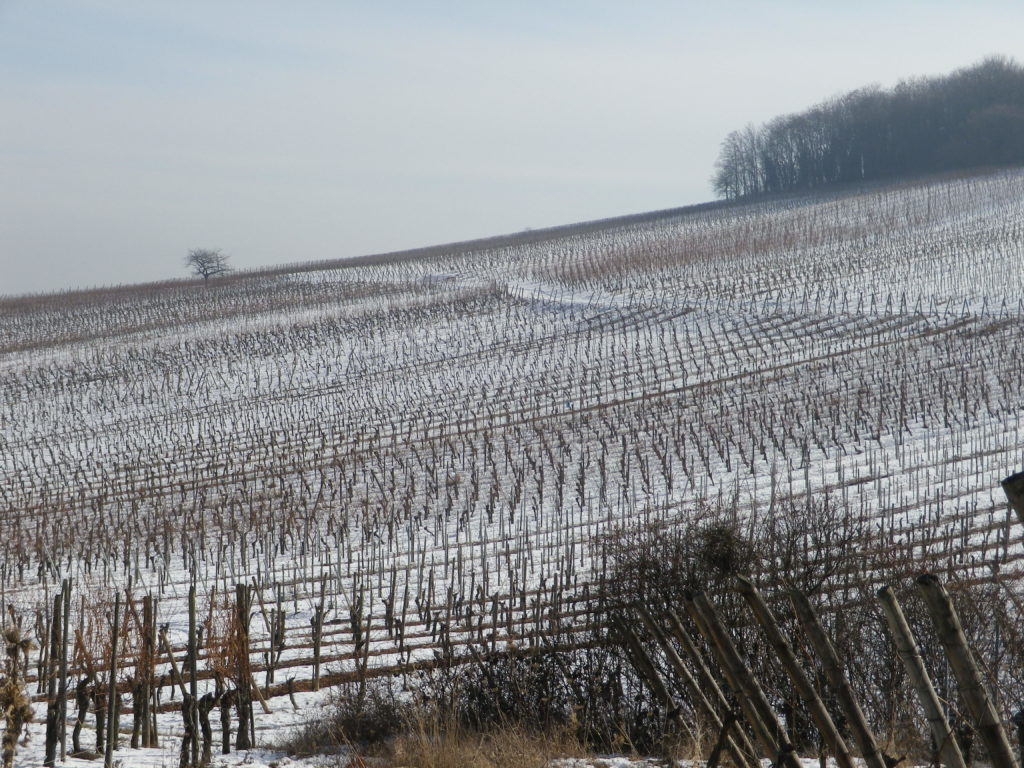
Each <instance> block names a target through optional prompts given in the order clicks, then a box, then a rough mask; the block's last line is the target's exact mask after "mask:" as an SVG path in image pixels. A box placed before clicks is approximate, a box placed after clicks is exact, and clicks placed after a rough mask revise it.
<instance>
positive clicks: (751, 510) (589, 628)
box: [0, 170, 1024, 753]
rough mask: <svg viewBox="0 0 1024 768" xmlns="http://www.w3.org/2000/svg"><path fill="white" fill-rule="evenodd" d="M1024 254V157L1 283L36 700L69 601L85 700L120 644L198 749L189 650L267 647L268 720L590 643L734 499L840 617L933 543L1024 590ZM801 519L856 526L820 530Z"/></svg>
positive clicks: (757, 535) (954, 572) (129, 680)
mask: <svg viewBox="0 0 1024 768" xmlns="http://www.w3.org/2000/svg"><path fill="white" fill-rule="evenodd" d="M286 256H287V255H286V254H282V257H283V258H284V257H286ZM1022 264H1024V172H1021V171H1017V170H1014V171H1007V172H999V173H990V174H984V175H972V176H959V177H951V178H938V179H930V180H926V181H922V182H917V183H906V184H897V185H878V186H873V187H864V188H859V189H857V190H846V191H841V192H831V193H829V194H828V195H814V196H794V197H785V198H779V199H770V200H765V201H762V202H755V203H737V204H731V205H713V206H704V207H698V208H695V209H683V210H678V211H665V212H661V213H658V214H652V215H649V216H644V217H634V218H627V219H622V220H609V221H606V222H601V223H591V224H588V225H581V226H579V227H567V228H561V229H558V230H553V231H549V232H531V233H523V235H522V236H521V237H516V236H510V237H507V238H500V239H495V240H493V241H484V242H481V243H478V244H472V243H470V244H462V245H460V246H458V247H452V248H432V249H427V250H425V251H423V252H421V253H415V254H389V255H387V256H381V257H377V258H364V259H358V260H352V261H341V262H337V263H321V264H301V265H296V266H295V267H294V268H280V269H275V270H268V271H264V272H240V273H236V274H232V275H230V276H227V277H224V278H221V279H212V280H210V282H209V284H208V285H204V284H202V283H201V282H199V281H195V282H191V281H182V282H169V283H167V284H159V285H150V286H134V287H132V286H128V287H122V288H111V289H104V290H95V291H89V292H82V293H68V294H54V295H45V296H32V297H11V298H6V299H0V509H2V514H3V523H4V524H3V536H2V537H0V580H2V584H3V591H2V595H0V600H2V605H0V610H2V614H3V616H4V617H5V619H6V620H7V621H8V623H9V624H12V625H14V624H17V625H20V627H21V632H22V634H23V635H26V636H31V637H32V638H33V639H34V644H35V646H36V650H34V651H31V653H30V656H31V658H30V659H29V658H26V664H25V667H26V671H25V673H26V681H27V683H28V685H29V687H30V691H31V692H32V693H33V694H34V695H36V696H37V699H38V701H39V702H44V701H46V699H47V696H46V695H45V689H46V685H47V684H48V682H49V680H52V679H53V675H52V674H49V675H48V673H47V669H48V666H47V665H48V664H49V665H51V668H52V665H53V663H54V660H55V659H56V656H55V655H54V651H51V650H48V649H49V648H50V647H52V648H54V649H56V648H58V647H59V646H55V645H52V644H51V642H50V637H51V635H53V634H54V631H53V627H54V626H56V625H57V624H58V623H59V617H63V621H64V628H63V631H64V634H65V636H66V637H65V639H64V641H63V642H64V643H65V644H66V648H65V649H64V651H63V652H62V654H61V655H66V657H67V662H66V665H67V677H68V681H67V682H66V683H64V685H66V686H68V688H67V690H68V691H70V690H71V688H73V687H74V684H75V681H76V680H79V679H80V678H82V677H83V676H85V675H86V674H89V675H90V676H91V677H92V679H94V680H95V681H97V682H98V681H99V679H107V678H109V673H108V670H109V668H110V661H109V660H110V658H111V651H112V646H113V648H114V649H116V648H117V647H120V648H121V651H120V652H119V653H120V655H118V654H117V653H115V654H114V657H115V658H116V659H117V669H118V670H119V671H118V673H117V674H116V676H115V677H116V680H115V683H116V685H117V686H119V687H120V690H121V691H122V693H124V694H126V695H127V694H130V693H131V692H132V691H134V690H136V688H137V686H138V685H139V684H140V681H142V682H144V683H145V684H146V687H145V688H144V689H143V690H144V694H143V695H144V698H145V700H146V702H147V703H146V706H145V707H142V705H141V704H140V703H138V702H136V703H135V705H134V708H135V709H136V710H144V711H146V712H148V711H149V708H150V707H152V709H153V711H154V712H160V713H162V714H160V715H159V716H158V717H157V718H156V724H157V725H156V731H157V732H159V733H160V734H162V735H164V736H166V737H174V738H175V739H176V738H177V737H178V736H180V734H181V732H182V726H181V716H180V715H179V714H178V713H177V706H178V705H177V703H176V702H174V701H173V700H171V699H170V697H171V696H172V692H174V691H175V690H176V689H180V692H181V694H182V695H183V696H184V694H185V693H186V691H185V684H184V683H183V680H182V677H183V676H184V672H185V667H186V664H191V665H193V667H194V670H193V675H192V676H191V677H192V680H193V681H194V682H192V685H193V686H195V688H194V690H193V694H195V693H196V692H198V693H199V694H202V693H204V692H207V691H213V690H214V689H215V687H217V689H218V690H219V688H220V687H221V686H223V685H226V684H229V682H230V681H231V680H232V679H239V675H241V676H242V678H243V679H242V682H243V684H244V685H243V687H248V686H249V682H250V681H252V683H253V685H252V687H253V689H254V690H253V694H254V695H255V696H256V698H257V703H259V702H261V701H263V700H264V699H265V700H266V701H265V707H266V709H265V710H263V708H262V706H261V707H258V708H257V709H256V710H255V715H254V716H253V722H252V723H251V724H250V725H249V727H250V728H251V730H252V733H253V734H254V735H255V736H256V742H257V743H262V741H261V740H266V739H269V738H271V736H270V734H271V732H272V731H273V730H274V729H275V728H281V727H284V726H287V725H288V724H289V723H298V722H301V721H302V719H303V718H304V717H305V713H304V712H303V709H305V708H306V707H308V706H312V705H313V704H315V703H316V702H317V701H319V700H320V699H319V697H320V696H322V693H317V691H318V690H320V689H323V688H327V687H329V686H333V685H337V684H339V683H345V682H349V681H353V680H360V679H365V678H366V677H373V676H375V675H378V676H385V675H398V676H399V677H400V678H401V679H403V680H407V679H408V678H409V676H410V675H413V674H414V673H415V672H416V671H417V670H429V669H433V668H436V667H438V666H446V667H451V666H453V665H457V664H460V663H462V662H464V661H465V660H467V659H471V658H473V657H474V656H475V655H478V654H484V653H497V652H499V651H510V650H515V651H516V652H524V653H525V652H531V651H539V650H541V649H544V648H560V649H573V648H585V647H588V646H590V645H592V644H593V643H594V638H595V636H596V634H597V633H599V632H600V631H602V628H603V627H604V624H603V622H602V616H603V613H602V611H603V608H602V607H601V606H603V607H607V606H611V605H618V604H620V603H621V601H622V600H624V599H625V597H626V595H625V594H624V593H625V591H630V592H631V593H635V592H636V591H637V590H638V589H639V590H641V591H642V589H643V586H642V585H641V586H640V587H638V586H637V585H636V584H632V583H631V582H630V580H629V579H620V578H610V575H611V574H613V573H619V574H621V573H622V571H621V570H619V571H616V569H617V568H619V569H621V568H622V567H623V563H624V562H626V561H627V560H628V558H625V559H624V557H623V544H624V543H626V549H627V550H629V549H632V550H633V551H634V552H642V551H644V547H646V546H648V545H649V544H650V542H651V541H654V540H658V539H659V537H660V538H662V539H665V538H666V537H667V538H671V537H672V532H674V531H676V532H678V531H683V530H685V531H690V532H694V533H695V535H696V534H697V533H699V532H700V531H702V530H706V526H705V528H700V526H702V525H704V524H705V523H707V524H708V525H721V524H722V521H728V522H729V524H730V525H732V526H733V528H734V529H735V530H737V531H740V532H741V533H743V534H744V535H745V536H746V537H747V538H748V539H749V540H752V541H760V542H762V545H761V546H762V547H765V548H767V547H769V546H770V545H771V544H772V543H779V542H782V541H783V540H784V539H785V538H786V535H789V536H790V539H788V541H790V543H791V544H792V543H793V542H794V541H796V542H798V543H799V542H802V544H801V546H802V547H803V548H804V549H803V551H802V552H801V555H800V557H801V558H802V559H801V562H802V563H804V566H805V570H804V571H803V572H804V573H809V572H810V570H813V569H814V568H817V569H818V570H819V571H824V572H826V575H825V576H823V577H822V579H821V580H820V582H819V583H818V584H817V592H816V593H815V600H816V604H817V605H818V607H819V609H820V610H821V611H822V616H823V621H825V622H826V623H829V622H832V621H833V620H834V618H833V617H834V616H836V615H838V613H837V612H839V611H841V610H842V608H843V606H845V605H848V604H850V603H851V602H855V598H858V596H859V595H861V594H862V592H863V590H864V589H866V588H868V587H872V588H874V589H877V588H878V587H881V586H883V585H884V584H885V583H889V582H891V580H892V579H894V578H895V579H898V578H909V577H911V576H914V575H916V574H918V573H920V572H921V571H924V570H933V571H936V572H939V573H941V574H942V575H943V578H944V579H946V580H947V581H949V582H951V583H962V584H965V585H975V584H986V583H989V582H991V583H993V584H997V585H1001V586H1000V589H1001V590H1002V591H1000V592H999V595H1000V596H999V597H997V598H993V599H994V600H996V602H998V604H999V605H1000V606H1001V610H1007V611H1010V612H1011V613H1012V609H1013V608H1014V606H1016V605H1019V602H1018V601H1019V599H1020V595H1019V593H1020V578H1019V577H1020V574H1021V567H1022V562H1021V558H1022V554H1024V553H1022V550H1021V548H1020V546H1019V543H1018V542H1019V541H1020V537H1021V535H1022V530H1021V527H1020V524H1019V522H1018V521H1017V520H1016V518H1015V517H1014V516H1013V513H1012V512H1011V510H1010V509H1009V508H1008V506H1007V503H1006V499H1005V497H1004V496H1003V495H1002V492H1001V490H1000V488H999V481H1000V480H1002V479H1003V478H1004V477H1006V476H1008V475H1011V474H1013V473H1015V472H1019V471H1020V470H1022V469H1024V440H1022V439H1021V437H1020V435H1021V434H1022V423H1021V420H1022V416H1024V344H1022V343H1021V341H1022V339H1024V270H1022V268H1021V267H1022ZM808 510H817V511H819V512H820V513H821V514H822V515H826V516H828V518H829V519H830V520H833V521H838V523H837V527H836V528H835V529H834V530H833V531H832V533H831V534H830V535H832V536H833V538H828V537H823V538H815V536H814V535H812V533H813V531H816V530H818V528H820V526H817V523H815V521H813V520H809V521H805V522H806V523H807V524H806V525H805V526H804V527H803V528H801V529H800V530H799V531H796V532H795V533H794V530H795V528H793V521H794V520H797V519H803V518H801V517H800V516H801V515H803V516H804V518H807V517H808ZM709 521H710V522H709ZM787 525H789V526H790V527H789V528H788V529H787V530H788V531H789V534H787V533H786V531H783V529H784V528H786V527H787ZM695 526H696V528H695ZM816 526H817V527H816ZM816 547H817V548H819V549H815V548H816ZM748 557H749V558H750V559H749V563H750V564H753V563H754V562H757V563H759V565H758V566H757V569H756V570H757V572H756V573H753V575H754V576H757V577H760V580H761V581H762V582H768V583H775V584H779V583H782V582H783V581H784V580H785V579H788V578H790V577H791V576H792V573H790V572H788V571H786V569H785V568H784V567H782V566H779V565H778V563H777V562H775V558H774V553H773V552H772V551H755V552H751V553H749V554H748ZM638 562H639V561H637V562H633V564H632V566H631V567H633V568H634V570H633V572H634V573H636V572H638V571H636V570H635V569H636V568H640V565H642V564H638ZM883 562H884V564H885V565H884V566H883V565H880V563H883ZM826 563H827V567H826V566H825V565H823V564H826ZM812 566H813V567H812ZM745 570H747V571H748V572H751V571H752V569H751V568H746V569H745ZM65 580H67V581H68V585H69V586H68V589H67V590H66V591H65V592H63V593H62V583H63V582H64V581H65ZM773 580H774V582H773ZM854 581H855V582H856V583H855V584H854ZM706 586H707V588H708V589H709V590H713V589H715V584H713V583H710V584H707V585H706ZM193 588H194V589H193ZM190 592H191V597H192V602H193V604H194V606H196V607H194V608H193V609H192V611H191V615H192V624H193V625H195V626H194V628H193V632H192V633H191V638H190V631H189V624H190V609H189V603H190ZM115 603H116V604H117V605H116V606H115ZM62 606H63V607H62ZM115 607H116V608H117V609H118V610H117V611H115ZM115 614H116V616H117V619H116V620H115ZM240 617H244V618H240ZM249 619H251V622H250V621H249ZM240 623H241V624H246V623H248V626H247V627H245V628H240V627H239V626H238V625H239V624H240ZM982 624H984V621H983V620H981V619H979V624H978V633H977V637H973V638H972V639H973V640H976V641H977V642H979V643H980V644H982V645H984V647H985V648H988V647H989V645H990V644H991V642H995V643H997V651H998V649H999V648H1003V649H1004V651H1005V646H1006V644H1007V642H1008V640H1007V639H1006V638H1005V637H1002V639H1000V638H995V639H994V640H993V639H992V638H991V637H989V635H987V634H985V633H983V632H982V631H981V629H982V626H981V625H982ZM830 626H832V625H831V624H830ZM1000 626H1001V625H1000ZM112 627H113V628H114V631H113V632H112ZM112 637H113V638H116V641H115V642H113V643H112ZM238 637H244V642H245V647H244V649H243V650H240V649H239V648H237V647H233V646H232V642H234V639H236V638H238ZM193 644H194V646H193ZM164 646H166V648H165V647H164ZM190 648H191V650H190ZM162 649H163V650H162ZM243 652H244V656H245V660H244V663H243V662H241V661H239V658H240V654H242V653H243ZM172 658H175V659H177V662H176V665H180V666H181V667H182V670H181V676H179V677H178V679H177V682H176V675H177V674H178V673H177V672H174V671H172V669H171V664H170V663H169V661H170V660H171V659H172ZM998 658H999V659H1000V660H1001V661H1000V662H999V663H1002V664H1003V665H1004V667H1001V668H999V669H994V671H993V672H992V680H994V681H995V683H996V684H997V687H999V690H1000V691H1002V693H1000V694H999V696H1001V697H1002V698H1001V699H1000V702H1001V703H1000V706H1001V707H1003V708H1004V709H1007V708H1011V707H1012V706H1013V705H1014V703H1015V702H1014V696H1017V695H1019V691H1020V690H1021V688H1020V686H1019V685H1017V682H1019V681H1017V682H1015V680H1016V679H1017V678H1019V677H1020V674H1019V673H1015V672H1014V671H1013V670H1012V669H1011V667H1012V665H1011V664H1010V661H1011V659H1010V658H1009V657H1008V656H1007V655H1006V653H1005V652H1003V654H1002V655H999V656H998ZM250 664H251V672H248V671H245V669H247V668H248V666H249V665H250ZM15 665H16V666H17V662H15ZM239 665H241V668H242V672H240V671H239V669H240V666H239ZM1015 674H1016V675H1017V678H1015V677H1014V675H1015ZM225 681H228V682H225ZM1015 686H1016V687H1015ZM68 695H70V694H67V693H66V695H65V698H67V696H68ZM175 695H176V694H175ZM289 695H290V696H291V700H290V701H289V698H288V697H289ZM50 698H51V699H52V698H53V692H52V691H51V695H50ZM115 698H116V697H115ZM74 703H75V702H74V700H73V697H72V700H71V701H70V702H69V704H70V705H72V706H73V705H74ZM293 703H294V705H295V706H294V707H293ZM37 706H42V704H39V705H37ZM132 706H133V705H132V704H131V703H130V701H129V700H128V699H127V698H126V702H125V707H126V711H127V710H128V709H131V708H132ZM283 711H286V712H287V714H283ZM1007 711H1008V709H1007ZM38 712H40V713H41V712H42V709H39V710H38ZM265 712H272V715H267V714H265ZM41 719H43V718H42V716H41V714H40V715H39V716H37V720H41ZM74 719H75V718H74V713H73V712H70V713H69V714H68V723H69V724H73V722H74ZM261 721H262V722H261ZM149 722H150V721H149V720H146V721H145V725H144V726H140V727H142V728H143V730H142V732H141V733H142V735H141V738H142V739H143V746H145V745H146V743H150V741H149V737H148V736H147V733H148V729H149V728H150V725H149ZM89 727H91V720H90V726H89ZM240 727H244V723H243V724H240ZM33 728H41V726H39V725H36V726H33ZM136 736H138V734H136ZM33 738H34V739H35V742H41V739H42V736H41V735H40V736H39V738H37V739H36V738H35V737H33ZM35 742H33V743H35ZM90 746H91V744H90ZM166 749H169V750H170V752H171V753H176V750H177V744H176V743H175V744H174V745H173V746H171V747H166ZM69 750H70V745H69Z"/></svg>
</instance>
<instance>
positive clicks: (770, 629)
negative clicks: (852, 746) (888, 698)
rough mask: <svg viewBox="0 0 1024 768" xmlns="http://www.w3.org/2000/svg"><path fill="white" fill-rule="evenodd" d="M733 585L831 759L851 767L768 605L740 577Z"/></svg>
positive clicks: (841, 742) (836, 732) (829, 718)
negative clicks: (786, 676) (768, 644)
mask: <svg viewBox="0 0 1024 768" xmlns="http://www.w3.org/2000/svg"><path fill="white" fill-rule="evenodd" d="M736 582H737V587H738V589H739V593H740V594H741V595H742V596H743V599H744V600H746V601H747V605H749V606H750V610H751V612H752V613H753V614H754V618H755V619H756V620H757V623H758V624H760V625H761V628H762V629H763V630H764V633H765V634H766V635H767V636H768V642H769V643H770V644H771V646H772V648H773V649H774V650H775V655H776V656H777V657H778V659H779V661H780V662H782V667H783V669H785V670H786V674H787V675H789V679H790V681H792V683H793V687H794V688H795V689H796V692H797V694H798V695H799V696H800V698H801V699H803V702H804V704H806V705H807V709H808V710H810V713H811V717H812V718H813V719H814V724H815V725H816V726H817V728H818V732H819V733H820V734H821V737H822V738H823V739H824V740H825V743H826V744H827V745H828V748H829V751H830V752H831V753H832V756H833V757H834V758H835V760H836V762H837V763H838V764H839V766H840V768H854V765H853V759H852V758H851V757H850V750H849V748H848V747H847V746H846V742H845V741H844V740H843V737H842V736H841V735H840V734H839V730H838V729H837V728H836V725H835V723H834V722H833V721H832V716H831V715H830V714H829V713H828V710H827V709H825V705H824V703H823V702H822V701H821V698H820V697H819V696H818V692H817V691H816V690H815V689H814V685H813V684H812V683H811V681H810V678H808V677H807V673H806V672H804V669H803V667H801V666H800V662H799V661H798V660H797V657H796V654H795V653H794V652H793V647H792V646H791V645H790V643H789V640H787V639H786V636H785V635H783V634H782V630H781V629H780V628H779V624H778V622H777V621H776V619H775V616H774V615H773V614H772V612H771V609H770V608H769V607H768V604H767V603H766V602H765V601H764V598H763V597H762V596H761V592H760V590H758V588H757V587H756V586H754V584H753V582H751V581H750V580H749V579H746V578H744V577H743V576H738V577H737V579H736Z"/></svg>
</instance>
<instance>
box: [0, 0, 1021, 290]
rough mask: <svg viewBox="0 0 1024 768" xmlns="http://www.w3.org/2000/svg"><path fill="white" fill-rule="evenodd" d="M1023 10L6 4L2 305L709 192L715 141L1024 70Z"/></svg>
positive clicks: (919, 4)
mask: <svg viewBox="0 0 1024 768" xmlns="http://www.w3.org/2000/svg"><path fill="white" fill-rule="evenodd" d="M1022 28H1024V6H1021V5H1018V4H1014V3H1009V2H983V3H975V4H971V5H965V4H959V3H954V2H924V1H923V0H920V1H915V2H902V3H898V4H889V3H885V4H883V3H880V2H867V3H864V4H861V5H859V6H857V7H856V8H854V7H841V8H833V7H830V6H827V5H823V4H816V3H810V2H806V1H804V0H786V1H784V2H777V3H773V4H771V5H770V7H769V5H768V4H765V3H755V2H724V3H721V4H716V5H715V6H714V7H713V8H708V7H703V6H694V7H690V6H689V5H688V4H678V3H668V2H648V3H638V4H631V5H625V4H617V3H610V2H560V3H545V4H540V3H509V4H504V3H489V4H481V3H470V2H445V3H442V4H440V5H438V6H435V7H432V8H431V9H430V10H429V12H428V11H427V10H425V9H424V8H422V7H421V6H419V5H417V4H413V3H395V4H388V5H387V7H385V8H378V7H366V6H362V5H358V4H351V3H328V2H307V3H303V4H302V5H301V6H295V5H289V6H284V5H277V4H273V3H269V2H246V3H241V2H237V0H229V1H226V2H221V3H217V4H216V5H212V4H200V3H195V2H182V3H176V4H173V5H171V4H167V5H164V4H152V5H151V4H140V3H131V2H127V1H126V0H80V1H79V2H74V3H71V2H61V1H58V0H32V1H31V2H30V1H29V0H0V109H3V112H4V115H5V118H6V119H5V120H4V121H3V124H2V127H0V138H2V141H0V168H2V169H3V175H4V179H5V182H6V183H5V184H4V185H3V188H2V191H0V205H2V208H3V211H4V214H3V218H2V219H0V295H7V294H20V293H28V292H39V291H51V290H62V289H68V288H76V287H81V288H85V287H90V286H97V285H110V284H118V283H131V282H139V281H149V280H160V279H166V278H174V277H183V276H185V275H186V269H185V267H184V263H183V262H184V256H185V254H186V252H187V251H188V250H189V249H190V248H195V247H210V248H222V249H223V250H224V252H225V253H227V254H229V255H230V256H231V259H232V263H233V265H234V266H236V267H238V268H249V267H260V266H267V265H272V264H285V263H289V262H294V261H306V260H311V259H329V258H341V257H348V256H357V255H361V254H366V253H376V252H383V251H392V250H398V249H404V248H412V247H418V246H426V245H431V244H435V243H442V242H450V241H455V240H465V239H470V238H475V237H485V236H489V235H495V234H502V233H506V232H513V231H518V230H522V229H525V228H540V227H546V226H552V225H558V224H566V223H571V222H575V221H581V220H589V219H598V218H605V217H609V216H617V215H624V214H629V213H636V212H641V211H647V210H654V209H663V208H672V207H677V206H682V205H687V204H692V203H699V202H704V201H707V200H711V199H713V197H714V195H713V194H712V191H711V185H710V181H709V180H710V177H711V174H712V171H713V163H714V160H715V158H716V156H717V153H718V148H719V144H720V142H721V141H722V139H723V138H724V137H725V135H726V134H727V133H728V132H729V131H731V130H733V129H736V128H739V127H742V126H743V125H745V124H747V123H755V124H756V123H761V122H763V121H765V120H767V119H770V118H771V117H773V116H775V115H779V114H784V113H788V112H793V111H797V110H801V109H804V108H806V107H808V106H810V105H812V104H814V103H816V102H819V101H821V100H823V99H826V98H828V97H830V96H833V95H836V94H838V93H842V92H845V91H848V90H851V89H853V88H858V87H861V86H865V85H870V84H880V85H883V86H891V85H893V84H895V83H896V82H898V81H899V80H901V79H906V78H910V77H917V76H924V75H935V74H944V73H947V72H950V71H952V70H954V69H957V68H960V67H963V66H967V65H970V64H972V63H975V62H977V61H979V60H980V59H982V58H984V57H985V56H988V55H993V54H1002V55H1007V56H1010V57H1013V58H1015V59H1017V60H1018V61H1020V60H1022V59H1024V43H1022V42H1020V40H1019V30H1020V29H1022Z"/></svg>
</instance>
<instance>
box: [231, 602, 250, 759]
mask: <svg viewBox="0 0 1024 768" xmlns="http://www.w3.org/2000/svg"><path fill="white" fill-rule="evenodd" d="M251 609H252V592H251V590H250V589H249V586H248V585H247V584H236V585H235V613H236V621H237V627H238V637H237V643H236V649H235V652H236V654H237V658H236V663H237V665H238V679H237V680H236V685H237V688H236V690H237V691H238V698H237V699H236V702H235V704H236V706H237V708H238V733H237V735H236V736H235V749H251V748H252V731H251V729H252V727H253V722H252V720H253V713H252V687H253V685H252V670H251V668H250V666H249V616H250V611H251Z"/></svg>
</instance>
